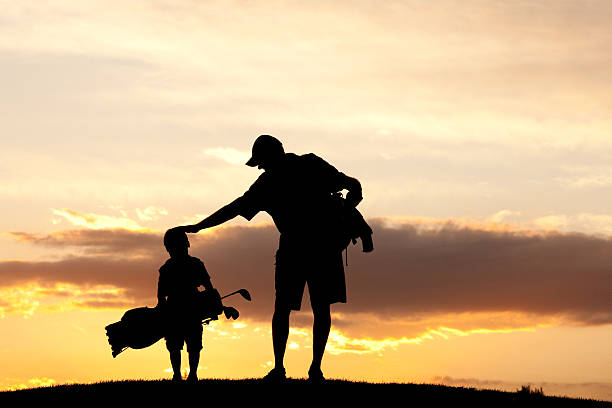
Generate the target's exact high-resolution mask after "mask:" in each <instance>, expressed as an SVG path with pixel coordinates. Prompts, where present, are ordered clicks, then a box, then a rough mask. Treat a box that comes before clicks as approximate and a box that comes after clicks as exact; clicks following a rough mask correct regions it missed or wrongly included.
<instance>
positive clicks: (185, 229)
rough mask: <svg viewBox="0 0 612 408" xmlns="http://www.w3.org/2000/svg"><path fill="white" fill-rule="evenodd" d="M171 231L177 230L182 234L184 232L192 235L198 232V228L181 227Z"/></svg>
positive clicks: (192, 226)
mask: <svg viewBox="0 0 612 408" xmlns="http://www.w3.org/2000/svg"><path fill="white" fill-rule="evenodd" d="M173 229H177V230H180V231H183V232H186V233H188V234H194V233H196V232H198V231H199V229H198V227H197V226H196V225H181V226H178V227H174V228H173Z"/></svg>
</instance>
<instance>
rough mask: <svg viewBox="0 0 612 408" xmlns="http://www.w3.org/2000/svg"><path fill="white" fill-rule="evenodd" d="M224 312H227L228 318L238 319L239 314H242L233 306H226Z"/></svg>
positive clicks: (226, 316)
mask: <svg viewBox="0 0 612 408" xmlns="http://www.w3.org/2000/svg"><path fill="white" fill-rule="evenodd" d="M223 313H224V314H225V318H226V319H233V320H236V319H237V318H238V316H240V313H238V310H236V309H235V308H233V307H231V306H224V307H223Z"/></svg>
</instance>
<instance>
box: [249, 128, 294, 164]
mask: <svg viewBox="0 0 612 408" xmlns="http://www.w3.org/2000/svg"><path fill="white" fill-rule="evenodd" d="M278 153H285V150H284V149H283V144H282V143H281V142H280V140H278V139H277V138H275V137H274V136H270V135H261V136H259V137H258V138H257V139H255V143H253V150H252V152H251V158H250V159H249V161H248V162H246V165H247V166H251V167H255V166H258V165H259V164H261V160H262V159H263V158H266V157H270V156H273V155H275V154H278Z"/></svg>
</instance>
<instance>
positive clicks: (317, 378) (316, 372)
mask: <svg viewBox="0 0 612 408" xmlns="http://www.w3.org/2000/svg"><path fill="white" fill-rule="evenodd" d="M308 382H309V383H311V384H321V383H323V382H325V377H323V371H321V369H320V368H312V367H310V370H308Z"/></svg>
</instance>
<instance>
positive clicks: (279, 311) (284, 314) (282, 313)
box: [272, 304, 291, 321]
mask: <svg viewBox="0 0 612 408" xmlns="http://www.w3.org/2000/svg"><path fill="white" fill-rule="evenodd" d="M290 314H291V309H290V308H289V307H287V306H280V305H278V304H276V305H274V314H273V315H272V319H273V320H277V321H278V320H289V315H290Z"/></svg>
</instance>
